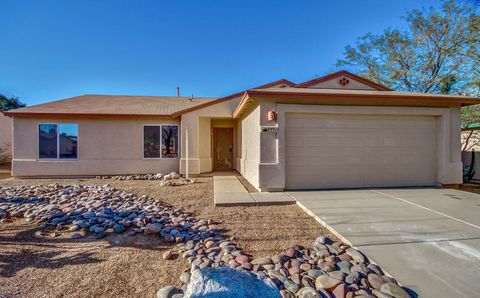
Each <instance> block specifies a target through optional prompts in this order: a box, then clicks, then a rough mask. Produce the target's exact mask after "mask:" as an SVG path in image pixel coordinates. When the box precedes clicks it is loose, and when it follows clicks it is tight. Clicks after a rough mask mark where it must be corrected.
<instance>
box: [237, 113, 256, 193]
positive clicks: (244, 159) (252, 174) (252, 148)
mask: <svg viewBox="0 0 480 298" xmlns="http://www.w3.org/2000/svg"><path fill="white" fill-rule="evenodd" d="M260 113H261V106H260V105H257V106H256V107H253V108H252V111H251V112H250V113H249V114H248V115H247V116H246V117H245V118H243V119H241V136H242V137H241V139H242V147H241V156H240V158H239V169H240V173H241V174H242V175H243V176H244V177H245V178H246V179H247V180H248V181H249V182H250V183H251V184H252V185H253V186H254V187H256V188H259V179H260V176H259V175H260V173H259V165H260V155H261V153H260V151H261V150H260V125H259V124H260Z"/></svg>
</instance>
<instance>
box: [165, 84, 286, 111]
mask: <svg viewBox="0 0 480 298" xmlns="http://www.w3.org/2000/svg"><path fill="white" fill-rule="evenodd" d="M278 84H285V85H287V86H289V87H294V86H295V83H293V82H291V81H289V80H286V79H280V80H277V81H274V82H270V83H267V84H264V85H260V86H258V87H255V88H252V89H264V88H269V87H272V86H275V85H278ZM244 93H245V91H240V92H237V93H235V94H232V95H228V96H225V97H222V98H219V99H216V100H212V101H210V102H206V103H203V104H200V105H197V106H194V107H191V108H188V109H184V110H181V111H178V112H175V113H173V114H172V116H173V117H178V116H180V115H182V114H186V113H189V112H192V111H195V110H199V109H203V108H206V107H208V106H211V105H214V104H217V103H221V102H224V101H227V100H230V99H234V98H236V97H239V96H240V95H242V94H244Z"/></svg>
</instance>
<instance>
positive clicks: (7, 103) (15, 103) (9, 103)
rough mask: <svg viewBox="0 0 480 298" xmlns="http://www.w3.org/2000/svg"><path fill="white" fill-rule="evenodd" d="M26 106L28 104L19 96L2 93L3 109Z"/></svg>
mask: <svg viewBox="0 0 480 298" xmlns="http://www.w3.org/2000/svg"><path fill="white" fill-rule="evenodd" d="M24 106H26V105H25V104H24V103H22V102H21V101H20V99H19V98H18V97H6V96H4V95H3V94H0V110H1V111H8V110H12V109H18V108H23V107H24Z"/></svg>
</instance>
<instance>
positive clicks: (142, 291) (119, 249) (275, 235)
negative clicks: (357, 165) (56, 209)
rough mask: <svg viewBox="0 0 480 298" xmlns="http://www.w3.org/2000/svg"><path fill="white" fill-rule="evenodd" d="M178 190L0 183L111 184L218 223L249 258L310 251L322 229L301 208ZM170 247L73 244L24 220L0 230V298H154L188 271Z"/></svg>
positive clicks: (205, 188) (134, 241)
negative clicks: (220, 203) (220, 202)
mask: <svg viewBox="0 0 480 298" xmlns="http://www.w3.org/2000/svg"><path fill="white" fill-rule="evenodd" d="M197 181H198V183H195V184H193V185H186V186H179V187H161V186H160V185H159V182H158V181H116V180H97V179H37V180H35V179H28V180H13V179H7V180H0V187H2V186H4V187H6V186H17V185H23V184H50V183H59V184H100V185H103V184H107V183H108V184H110V185H111V186H114V187H117V188H121V189H124V190H126V191H129V192H132V193H135V194H138V195H148V196H151V197H154V198H157V199H159V200H161V201H164V202H166V203H169V204H172V205H175V206H177V207H181V208H183V209H184V210H185V211H190V212H193V213H194V214H195V215H196V216H198V217H200V218H202V219H210V218H212V219H214V220H216V221H218V222H219V226H220V227H223V228H226V229H227V233H226V235H228V236H233V237H235V242H236V243H237V244H238V245H239V246H240V247H241V248H243V249H244V251H245V252H246V253H249V254H252V255H253V256H272V255H274V254H278V253H280V252H282V251H283V250H285V249H287V248H288V247H290V246H292V245H294V244H300V245H305V246H308V245H311V243H312V241H313V240H314V239H315V238H316V237H317V236H319V235H320V234H329V233H328V232H327V231H326V230H325V228H323V227H322V226H321V225H320V224H318V223H317V222H316V221H315V220H313V219H312V218H311V217H309V216H308V215H307V214H306V213H304V212H303V211H302V210H301V209H300V208H299V207H297V206H296V205H279V206H259V207H256V206H251V207H214V206H213V182H212V178H199V179H198V180H197ZM169 248H170V246H169V244H166V243H164V242H162V241H160V240H159V238H157V237H155V236H151V237H146V236H135V237H128V236H124V235H115V236H110V237H107V238H105V239H103V240H95V239H94V238H93V237H87V238H84V239H81V240H73V239H71V238H70V237H69V234H68V233H64V234H62V235H61V236H58V237H52V236H50V235H48V234H47V235H40V231H39V230H38V229H36V227H35V226H34V225H33V224H29V223H26V222H24V221H16V222H14V223H0V297H1V295H2V294H3V295H6V296H7V297H154V295H155V292H156V291H157V290H158V289H159V288H161V287H163V286H165V285H167V284H173V285H177V286H178V285H179V282H178V277H179V275H180V273H181V272H182V271H183V270H187V269H188V268H189V266H188V264H187V262H186V261H185V260H183V259H182V258H178V259H176V260H174V261H164V260H163V259H162V254H163V252H165V251H166V250H167V249H169Z"/></svg>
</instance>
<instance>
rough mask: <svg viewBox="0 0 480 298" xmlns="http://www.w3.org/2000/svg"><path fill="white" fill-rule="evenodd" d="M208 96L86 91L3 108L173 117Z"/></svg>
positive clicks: (32, 113) (61, 113) (19, 112)
mask: <svg viewBox="0 0 480 298" xmlns="http://www.w3.org/2000/svg"><path fill="white" fill-rule="evenodd" d="M214 100H215V98H206V97H196V98H195V97H194V98H193V99H192V98H190V97H176V96H129V95H96V94H87V95H81V96H76V97H71V98H67V99H62V100H57V101H52V102H47V103H43V104H39V105H34V106H30V107H24V108H20V109H15V110H10V111H6V112H4V114H5V115H6V116H49V115H55V116H88V117H93V116H97V117H108V116H115V117H132V116H133V117H171V115H172V114H174V113H176V112H178V111H182V110H185V109H189V108H192V107H195V106H198V105H202V104H205V103H209V102H212V101H214Z"/></svg>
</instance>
